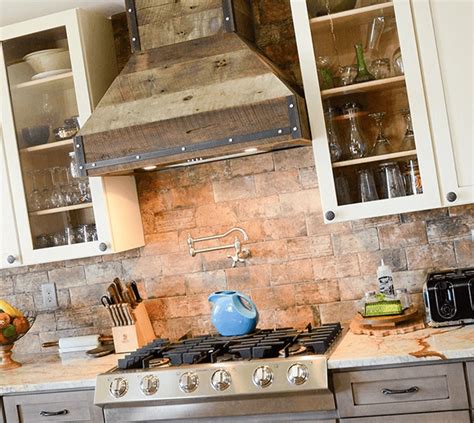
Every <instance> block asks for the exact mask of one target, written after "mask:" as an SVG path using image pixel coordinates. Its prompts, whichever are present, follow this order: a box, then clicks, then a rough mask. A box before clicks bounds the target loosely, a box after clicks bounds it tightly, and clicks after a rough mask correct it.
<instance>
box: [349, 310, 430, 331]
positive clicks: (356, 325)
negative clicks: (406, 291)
mask: <svg viewBox="0 0 474 423" xmlns="http://www.w3.org/2000/svg"><path fill="white" fill-rule="evenodd" d="M424 328H425V322H424V319H423V314H422V313H420V312H419V311H418V310H417V308H416V307H414V306H412V307H410V308H409V309H407V310H405V312H404V313H403V314H400V315H396V316H379V317H367V318H365V317H363V316H361V315H360V314H359V313H357V315H356V316H355V317H354V318H353V319H352V322H351V324H350V329H351V331H352V332H353V333H355V334H356V335H375V336H388V335H400V334H403V333H410V332H414V331H416V330H420V329H424Z"/></svg>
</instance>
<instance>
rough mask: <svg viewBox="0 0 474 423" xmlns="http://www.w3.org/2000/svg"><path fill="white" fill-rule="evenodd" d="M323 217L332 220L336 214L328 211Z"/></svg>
mask: <svg viewBox="0 0 474 423" xmlns="http://www.w3.org/2000/svg"><path fill="white" fill-rule="evenodd" d="M325 216H326V219H327V220H334V218H335V217H336V214H335V213H334V212H333V211H332V210H329V211H328V212H326V214H325Z"/></svg>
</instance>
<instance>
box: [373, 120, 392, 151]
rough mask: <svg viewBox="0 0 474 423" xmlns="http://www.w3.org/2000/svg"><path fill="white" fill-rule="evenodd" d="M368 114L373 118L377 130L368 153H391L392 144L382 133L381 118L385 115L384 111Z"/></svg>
mask: <svg viewBox="0 0 474 423" xmlns="http://www.w3.org/2000/svg"><path fill="white" fill-rule="evenodd" d="M369 116H370V117H371V118H372V119H374V121H375V125H376V126H377V131H378V132H377V138H376V139H375V142H374V145H373V146H372V149H371V150H370V155H371V156H380V155H382V154H390V153H393V148H392V145H391V144H390V141H389V139H388V138H387V137H386V136H385V134H384V128H383V120H384V117H385V112H377V113H370V114H369Z"/></svg>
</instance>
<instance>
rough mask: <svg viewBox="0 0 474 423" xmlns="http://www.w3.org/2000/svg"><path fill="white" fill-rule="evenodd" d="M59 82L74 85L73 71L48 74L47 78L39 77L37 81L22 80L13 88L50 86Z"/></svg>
mask: <svg viewBox="0 0 474 423" xmlns="http://www.w3.org/2000/svg"><path fill="white" fill-rule="evenodd" d="M59 83H61V84H65V85H71V86H72V84H73V78H72V71H70V72H65V73H60V74H59V75H53V76H48V77H46V78H41V79H37V80H35V81H26V82H22V83H20V84H16V85H14V86H13V87H12V88H13V89H14V90H20V89H23V88H31V87H37V88H48V87H49V86H50V85H52V84H59Z"/></svg>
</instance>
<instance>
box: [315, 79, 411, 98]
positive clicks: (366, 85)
mask: <svg viewBox="0 0 474 423" xmlns="http://www.w3.org/2000/svg"><path fill="white" fill-rule="evenodd" d="M404 85H405V77H404V76H403V75H402V76H392V77H391V78H385V79H376V80H375V81H369V82H362V83H360V84H353V85H347V86H345V87H337V88H330V89H329V90H323V91H321V97H322V98H323V99H327V98H332V97H340V96H342V95H347V94H356V93H366V92H369V91H377V90H389V89H393V88H399V87H403V86H404Z"/></svg>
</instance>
